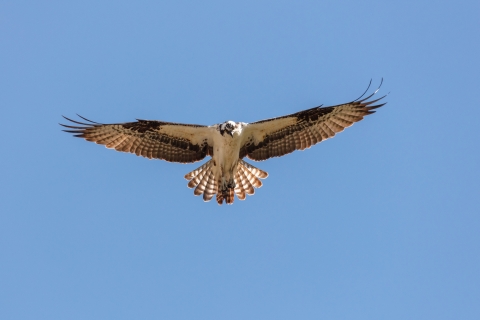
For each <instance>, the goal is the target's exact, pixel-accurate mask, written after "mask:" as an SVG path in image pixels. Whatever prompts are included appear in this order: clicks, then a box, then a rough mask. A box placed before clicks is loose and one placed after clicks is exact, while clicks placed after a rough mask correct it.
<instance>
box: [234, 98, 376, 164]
mask: <svg viewBox="0 0 480 320" xmlns="http://www.w3.org/2000/svg"><path fill="white" fill-rule="evenodd" d="M377 91H378V90H377ZM377 91H375V92H374V93H373V94H371V95H370V96H368V97H366V98H364V99H361V100H359V99H360V98H359V99H357V100H354V101H352V102H349V103H345V104H341V105H337V106H332V107H321V106H320V107H316V108H312V109H308V110H304V111H300V112H297V113H294V114H290V115H287V116H284V117H279V118H273V119H268V120H262V121H258V122H254V123H252V124H249V125H248V126H249V127H251V128H250V130H251V135H250V138H249V139H248V140H247V142H246V143H245V145H244V146H243V147H242V148H241V150H240V158H243V157H245V156H246V157H247V158H249V159H252V160H256V161H262V160H266V159H268V158H272V157H280V156H283V155H285V154H288V153H291V152H293V151H295V150H304V149H306V148H310V147H311V146H313V145H315V144H317V143H319V142H321V141H323V140H326V139H328V138H331V137H333V136H334V135H335V134H336V133H338V132H341V131H343V130H344V129H345V128H347V127H349V126H351V125H352V124H353V123H355V122H358V121H360V120H362V119H363V117H364V116H366V115H369V114H372V113H374V112H375V111H373V109H376V108H379V107H381V106H383V105H384V104H385V103H381V104H375V103H376V102H378V101H380V100H381V99H383V98H384V97H385V96H383V97H381V98H379V99H376V100H371V101H368V99H370V98H371V97H372V96H373V95H374V94H375V93H376V92H377ZM288 120H291V121H290V123H289V122H288ZM280 121H283V122H282V123H285V124H286V125H283V126H282V125H280ZM276 122H278V123H279V126H277V127H276V126H275V123H276ZM258 132H262V133H263V135H260V138H259V134H258Z"/></svg>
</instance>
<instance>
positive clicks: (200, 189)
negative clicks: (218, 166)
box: [185, 160, 217, 201]
mask: <svg viewBox="0 0 480 320" xmlns="http://www.w3.org/2000/svg"><path fill="white" fill-rule="evenodd" d="M212 166H213V161H212V160H210V161H208V162H206V163H204V164H203V165H202V166H200V167H198V168H197V169H195V170H193V171H192V172H189V173H187V174H186V175H185V179H187V180H190V181H189V182H188V187H189V188H195V190H194V191H193V193H194V194H195V195H196V196H199V195H201V194H203V201H210V200H211V199H212V198H213V196H214V195H215V194H216V193H217V184H216V182H215V175H214V174H213V171H212Z"/></svg>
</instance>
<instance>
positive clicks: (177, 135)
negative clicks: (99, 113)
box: [61, 116, 213, 163]
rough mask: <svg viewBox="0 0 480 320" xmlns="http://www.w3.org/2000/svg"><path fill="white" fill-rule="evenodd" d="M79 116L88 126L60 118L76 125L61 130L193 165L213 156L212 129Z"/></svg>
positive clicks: (158, 157) (159, 122) (150, 156)
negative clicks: (111, 120)
mask: <svg viewBox="0 0 480 320" xmlns="http://www.w3.org/2000/svg"><path fill="white" fill-rule="evenodd" d="M79 117H80V118H82V119H83V120H85V121H87V122H88V123H84V122H79V121H75V120H72V119H69V118H67V117H64V118H65V119H67V120H69V121H71V122H73V123H75V124H77V125H65V124H61V125H62V126H64V127H66V128H69V129H73V130H63V131H65V132H69V133H73V134H74V136H75V137H79V138H84V139H85V140H87V141H92V142H95V143H98V144H103V145H105V146H106V147H107V148H110V149H115V150H117V151H122V152H130V153H135V154H136V155H137V156H143V157H146V158H149V159H152V158H154V159H162V160H166V161H170V162H181V163H189V162H196V161H199V160H202V159H203V158H205V157H206V156H207V155H212V154H213V151H212V145H213V142H212V139H211V131H212V130H213V129H212V128H210V127H207V126H202V125H194V124H181V123H172V122H161V121H150V120H137V121H136V122H126V123H115V124H102V123H98V122H94V121H91V120H88V119H86V118H84V117H82V116H79ZM79 125H80V126H79Z"/></svg>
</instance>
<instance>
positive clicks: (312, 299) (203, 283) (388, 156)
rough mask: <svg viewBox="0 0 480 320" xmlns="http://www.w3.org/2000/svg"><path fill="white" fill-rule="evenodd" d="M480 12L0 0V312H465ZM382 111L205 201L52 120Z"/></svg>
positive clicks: (167, 174) (471, 315) (363, 315)
mask: <svg viewBox="0 0 480 320" xmlns="http://www.w3.org/2000/svg"><path fill="white" fill-rule="evenodd" d="M479 12H480V2H478V1H437V2H432V1H424V0H420V1H419V0H417V1H401V2H400V1H396V2H393V1H390V2H386V1H259V0H256V1H245V0H244V1H228V2H226V1H178V0H177V1H161V2H158V1H136V2H134V1H131V2H127V1H110V2H107V1H43V3H42V2H40V1H1V2H0V115H1V133H0V134H1V137H2V139H1V141H2V146H1V148H0V155H1V158H0V159H1V160H0V161H1V166H0V191H1V193H0V197H1V198H0V210H1V214H0V318H1V319H480V303H479V301H480V272H479V270H480V255H479V253H480V236H479V227H480V217H479V213H480V212H479V211H480V210H479V209H480V203H479V202H480V192H479V191H480V183H479V178H480V174H479V168H478V165H479V163H480V153H479V151H478V145H479V144H478V138H479V132H478V130H477V129H475V126H476V124H477V122H478V118H479V116H480V105H479V103H480V93H479V92H480V90H479V89H480V86H479V85H480V64H479V60H478V57H480V42H479V41H478V40H479V38H478V37H479V31H480V23H479V21H480V20H479V15H478V14H479ZM382 77H383V78H384V79H385V81H384V84H383V86H382V89H381V92H380V93H388V92H390V94H389V95H388V97H387V98H386V100H387V101H388V104H387V105H386V106H385V107H383V108H381V109H379V110H378V112H377V113H376V114H374V115H372V116H369V117H368V118H366V119H365V120H364V121H362V122H360V123H358V124H355V125H354V126H353V127H352V128H349V129H347V130H345V132H342V133H341V134H339V135H338V136H336V137H335V138H334V139H330V140H328V141H326V142H323V143H321V144H320V145H319V146H316V147H314V148H311V149H309V150H307V151H304V152H296V153H293V154H291V155H288V156H286V157H282V158H275V159H272V160H269V161H266V162H261V163H253V164H254V165H256V166H258V167H259V168H261V169H263V170H266V171H267V172H268V173H269V174H270V176H269V177H268V179H266V180H264V186H263V187H262V188H261V189H258V190H257V192H256V194H255V195H254V196H252V197H248V198H247V200H246V201H243V202H242V201H238V200H236V201H235V203H234V205H233V206H226V205H224V206H221V207H220V206H218V205H217V204H216V203H215V201H212V202H209V203H204V202H203V201H202V199H201V198H200V197H194V196H193V191H192V190H191V189H188V188H187V187H186V185H187V181H186V180H184V179H183V175H184V174H185V173H187V172H189V171H191V170H193V169H194V168H196V167H198V166H199V165H200V163H195V164H190V165H181V164H172V163H167V162H164V161H154V160H147V159H144V158H140V157H136V156H134V155H130V154H125V153H118V152H113V151H111V150H107V149H105V148H104V147H102V146H98V145H95V144H92V143H87V142H85V141H84V140H81V139H74V138H72V137H71V136H70V135H68V134H65V133H62V132H61V131H60V129H61V128H60V126H59V125H58V124H57V123H58V122H63V119H62V118H61V115H62V114H63V115H66V116H70V117H75V113H79V114H81V115H83V116H85V117H87V118H90V119H92V120H95V121H99V122H104V123H109V122H110V123H111V122H127V121H133V120H134V119H135V118H141V119H160V120H165V121H175V122H185V123H199V124H207V125H210V124H214V123H218V122H223V121H225V120H227V119H230V120H235V121H245V122H253V121H256V120H260V119H264V118H270V117H275V116H280V115H284V114H287V113H292V112H296V111H299V110H302V109H307V108H311V107H314V106H317V105H319V104H322V103H323V104H325V105H332V104H338V103H344V102H347V101H350V100H353V99H355V98H357V97H358V96H359V95H360V94H361V93H362V92H363V91H364V90H365V88H366V87H367V85H368V82H369V81H370V79H373V84H372V85H373V86H374V87H375V86H377V85H378V84H379V82H380V79H381V78H382Z"/></svg>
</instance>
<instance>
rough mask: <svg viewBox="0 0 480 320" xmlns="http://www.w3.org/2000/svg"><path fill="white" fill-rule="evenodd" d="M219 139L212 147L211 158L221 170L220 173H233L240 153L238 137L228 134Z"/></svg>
mask: <svg viewBox="0 0 480 320" xmlns="http://www.w3.org/2000/svg"><path fill="white" fill-rule="evenodd" d="M219 140H220V141H218V142H219V143H218V144H217V145H216V146H215V147H214V152H213V154H214V156H213V158H214V160H215V162H216V164H217V166H218V167H219V168H218V169H219V170H221V171H222V175H225V174H227V172H232V173H234V172H233V171H235V168H236V165H237V163H238V156H239V153H240V139H238V137H235V136H234V137H233V138H232V137H230V136H228V137H222V139H219Z"/></svg>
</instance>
